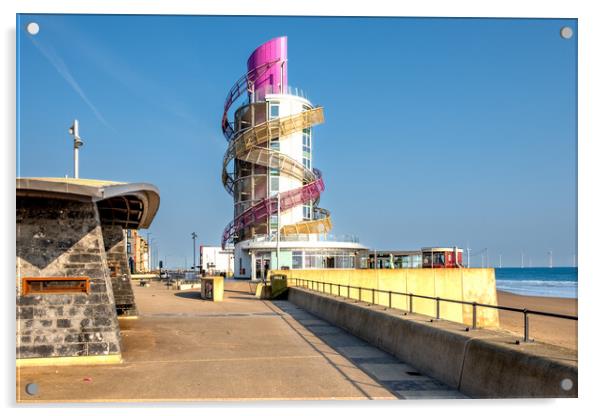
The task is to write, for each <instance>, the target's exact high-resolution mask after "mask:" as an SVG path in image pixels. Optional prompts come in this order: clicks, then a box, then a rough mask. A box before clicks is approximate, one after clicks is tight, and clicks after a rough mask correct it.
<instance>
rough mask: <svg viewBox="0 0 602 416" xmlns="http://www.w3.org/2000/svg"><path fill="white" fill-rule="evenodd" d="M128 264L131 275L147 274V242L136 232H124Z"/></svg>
mask: <svg viewBox="0 0 602 416" xmlns="http://www.w3.org/2000/svg"><path fill="white" fill-rule="evenodd" d="M126 244H127V255H128V263H129V266H130V272H131V273H148V272H149V271H150V267H149V264H148V261H149V256H148V242H147V241H146V239H145V238H144V237H142V236H141V235H140V233H138V230H126Z"/></svg>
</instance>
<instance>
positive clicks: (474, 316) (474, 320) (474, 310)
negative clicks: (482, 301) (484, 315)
mask: <svg viewBox="0 0 602 416" xmlns="http://www.w3.org/2000/svg"><path fill="white" fill-rule="evenodd" d="M472 329H477V303H476V302H472Z"/></svg>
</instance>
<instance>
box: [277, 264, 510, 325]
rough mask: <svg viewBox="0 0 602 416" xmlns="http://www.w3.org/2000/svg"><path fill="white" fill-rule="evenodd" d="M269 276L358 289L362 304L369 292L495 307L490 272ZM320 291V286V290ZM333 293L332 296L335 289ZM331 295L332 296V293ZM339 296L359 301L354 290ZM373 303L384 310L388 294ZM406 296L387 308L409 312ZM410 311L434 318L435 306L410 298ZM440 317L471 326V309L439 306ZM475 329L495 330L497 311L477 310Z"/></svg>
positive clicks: (342, 272) (394, 298) (404, 271)
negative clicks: (476, 326)
mask: <svg viewBox="0 0 602 416" xmlns="http://www.w3.org/2000/svg"><path fill="white" fill-rule="evenodd" d="M272 274H282V275H285V276H287V278H288V280H289V285H290V284H292V285H294V284H295V283H294V281H291V279H295V278H297V279H307V280H313V281H317V282H324V283H326V285H325V286H324V288H325V290H326V291H327V292H328V291H329V290H330V286H329V283H331V284H334V285H336V284H340V285H343V286H347V285H349V286H355V287H362V288H365V289H367V290H363V289H362V300H365V301H367V302H371V301H372V293H371V290H370V289H372V288H374V289H379V290H383V291H394V292H400V293H412V294H414V295H423V296H432V297H440V298H448V299H454V300H463V301H467V302H479V303H483V304H488V305H497V292H496V289H495V271H494V269H376V270H374V269H317V270H296V269H292V270H277V271H274V272H272ZM321 287H322V286H321ZM333 290H334V291H335V292H336V291H337V290H338V288H337V287H334V288H333ZM335 292H333V293H335ZM341 295H342V296H348V297H352V298H355V299H358V298H359V295H360V293H359V290H358V289H350V290H349V293H347V288H346V287H341ZM374 297H375V299H374V303H376V304H379V305H386V306H388V303H389V295H388V293H378V292H375V294H374ZM409 302H410V299H409V296H403V295H392V296H391V306H392V307H393V308H398V309H402V310H409V306H410V305H409ZM412 302H413V311H414V312H416V313H421V314H425V315H429V316H436V302H435V301H434V300H430V299H420V298H413V301H412ZM440 316H441V318H443V319H446V320H449V321H454V322H460V323H464V324H466V325H471V324H472V306H470V305H461V304H456V303H449V302H441V303H440ZM477 323H478V325H479V327H493V328H496V327H499V314H498V311H497V310H495V309H491V308H478V309H477Z"/></svg>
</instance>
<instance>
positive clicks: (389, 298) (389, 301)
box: [389, 290, 392, 309]
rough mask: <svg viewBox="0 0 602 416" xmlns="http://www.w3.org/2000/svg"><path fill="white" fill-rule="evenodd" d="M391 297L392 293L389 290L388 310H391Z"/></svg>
mask: <svg viewBox="0 0 602 416" xmlns="http://www.w3.org/2000/svg"><path fill="white" fill-rule="evenodd" d="M391 296H392V293H391V291H390V290H389V309H391Z"/></svg>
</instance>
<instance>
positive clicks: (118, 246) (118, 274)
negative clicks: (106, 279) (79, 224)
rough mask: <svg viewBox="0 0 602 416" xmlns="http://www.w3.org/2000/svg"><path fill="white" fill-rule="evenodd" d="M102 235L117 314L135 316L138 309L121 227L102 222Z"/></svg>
mask: <svg viewBox="0 0 602 416" xmlns="http://www.w3.org/2000/svg"><path fill="white" fill-rule="evenodd" d="M102 236H103V240H104V248H105V253H106V256H107V264H108V265H109V274H110V276H111V286H112V287H113V295H114V297H115V307H116V309H117V314H118V315H124V316H135V315H137V314H138V311H137V309H136V302H135V300H134V292H133V290H132V277H131V275H130V268H129V267H128V261H127V250H126V240H125V233H124V231H123V228H122V227H121V226H119V225H105V224H103V225H102Z"/></svg>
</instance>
